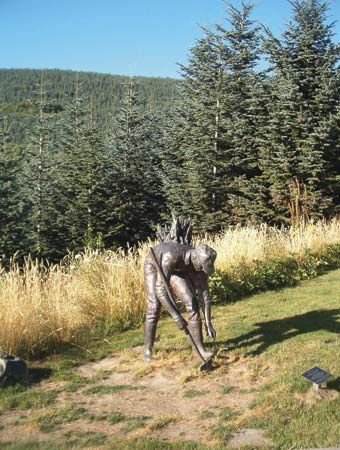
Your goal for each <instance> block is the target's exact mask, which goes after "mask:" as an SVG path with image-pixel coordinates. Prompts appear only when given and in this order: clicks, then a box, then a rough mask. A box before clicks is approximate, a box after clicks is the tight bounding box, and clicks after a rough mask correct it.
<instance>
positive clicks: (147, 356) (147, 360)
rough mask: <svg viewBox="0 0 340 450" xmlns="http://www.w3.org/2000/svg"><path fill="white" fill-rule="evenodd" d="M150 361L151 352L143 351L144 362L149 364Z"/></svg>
mask: <svg viewBox="0 0 340 450" xmlns="http://www.w3.org/2000/svg"><path fill="white" fill-rule="evenodd" d="M151 360H152V352H151V350H145V351H144V361H145V362H150V361H151Z"/></svg>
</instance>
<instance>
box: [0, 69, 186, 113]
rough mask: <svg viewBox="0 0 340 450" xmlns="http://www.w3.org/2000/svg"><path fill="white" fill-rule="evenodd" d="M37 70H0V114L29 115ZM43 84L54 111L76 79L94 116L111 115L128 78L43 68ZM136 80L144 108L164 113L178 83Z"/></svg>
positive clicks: (68, 93) (168, 80) (70, 91)
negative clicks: (91, 103)
mask: <svg viewBox="0 0 340 450" xmlns="http://www.w3.org/2000/svg"><path fill="white" fill-rule="evenodd" d="M41 72H42V71H41V70H36V69H0V112H1V111H2V112H5V113H19V114H20V113H29V112H31V111H32V103H31V99H32V98H33V97H34V95H35V92H36V91H37V85H38V83H39V80H40V76H41ZM43 73H44V78H45V83H46V95H47V98H48V99H50V100H55V101H56V105H55V108H56V111H58V109H62V107H63V103H64V102H65V100H66V99H67V98H69V97H72V95H73V83H74V82H75V81H76V78H77V77H78V78H79V81H80V82H81V84H82V91H83V94H84V95H85V96H86V97H91V96H92V98H93V102H94V104H95V106H96V107H97V111H98V115H99V116H100V117H103V116H105V115H106V114H108V113H115V111H116V110H117V108H118V106H119V103H120V100H121V95H122V87H121V86H122V82H124V81H125V80H126V79H127V78H128V77H126V76H120V75H110V74H101V73H92V72H79V73H78V72H74V71H71V70H58V69H46V70H44V71H43ZM134 79H135V80H137V81H138V83H139V85H140V90H141V96H142V98H143V102H144V104H145V107H146V108H152V109H155V110H159V111H166V110H167V109H168V107H169V105H170V104H171V101H172V99H173V97H174V96H175V95H176V85H177V84H178V80H174V79H171V78H151V77H150V78H148V77H134Z"/></svg>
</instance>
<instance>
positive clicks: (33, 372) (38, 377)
mask: <svg viewBox="0 0 340 450" xmlns="http://www.w3.org/2000/svg"><path fill="white" fill-rule="evenodd" d="M52 372H53V371H52V369H50V368H49V367H32V368H30V369H29V384H30V385H33V384H38V383H40V382H41V381H43V380H47V379H48V378H50V376H51V375H52Z"/></svg>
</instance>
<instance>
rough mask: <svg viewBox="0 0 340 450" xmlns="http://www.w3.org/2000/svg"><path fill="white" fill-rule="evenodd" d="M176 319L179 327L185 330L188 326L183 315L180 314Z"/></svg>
mask: <svg viewBox="0 0 340 450" xmlns="http://www.w3.org/2000/svg"><path fill="white" fill-rule="evenodd" d="M175 321H176V325H177V327H178V328H179V329H180V330H184V329H185V328H186V327H187V326H188V324H187V322H186V321H185V320H184V319H183V317H181V316H178V317H177V319H176V320H175Z"/></svg>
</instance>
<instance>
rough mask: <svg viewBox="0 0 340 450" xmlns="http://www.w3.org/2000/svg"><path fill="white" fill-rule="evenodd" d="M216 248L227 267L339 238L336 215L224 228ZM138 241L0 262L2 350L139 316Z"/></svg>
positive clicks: (40, 344) (213, 240)
mask: <svg viewBox="0 0 340 450" xmlns="http://www.w3.org/2000/svg"><path fill="white" fill-rule="evenodd" d="M204 241H205V242H207V243H208V244H209V245H211V246H212V247H213V248H215V250H216V251H217V254H218V257H217V261H216V266H217V269H219V270H220V271H223V272H229V273H232V272H233V271H235V270H238V269H239V268H240V267H242V266H249V265H251V264H252V263H253V262H254V261H258V260H261V261H266V260H268V259H271V258H276V257H285V256H290V255H292V254H298V255H303V254H304V253H305V252H306V251H307V250H311V251H318V250H320V249H322V248H323V247H325V246H327V245H331V244H335V243H340V221H339V220H333V221H332V222H329V223H326V222H319V223H315V224H312V223H311V224H309V225H307V226H306V227H301V228H292V229H288V230H287V229H285V230H284V229H282V230H281V229H277V228H271V227H268V226H265V225H263V226H260V227H245V228H230V229H228V230H226V231H225V232H224V233H223V234H221V235H216V236H206V238H205V239H204ZM147 251H148V245H147V244H144V245H142V246H141V247H140V248H139V249H137V250H135V251H130V252H127V253H124V252H122V251H121V252H109V251H107V252H103V253H99V252H93V251H92V252H90V251H88V252H85V253H84V254H82V255H76V256H74V257H69V258H68V259H67V261H64V262H62V263H60V264H58V265H51V266H49V267H42V266H41V265H40V264H39V263H38V262H36V261H31V260H29V259H28V260H27V261H26V264H25V265H24V267H21V268H20V267H19V266H18V265H16V264H15V263H13V264H12V266H11V269H10V270H9V271H5V270H1V269H0V351H3V352H9V353H13V354H20V355H24V356H28V355H35V354H40V353H41V352H44V351H46V352H48V351H51V350H52V349H53V348H55V347H57V346H58V344H60V343H62V342H72V343H82V342H83V341H84V339H86V338H87V337H88V336H89V335H91V332H93V330H95V329H98V325H99V324H101V325H102V327H104V328H105V329H106V330H108V331H112V330H121V329H124V328H128V327H130V326H132V325H136V324H138V323H140V322H141V321H142V318H143V314H144V309H145V296H144V286H143V262H144V259H145V256H146V254H147Z"/></svg>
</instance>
